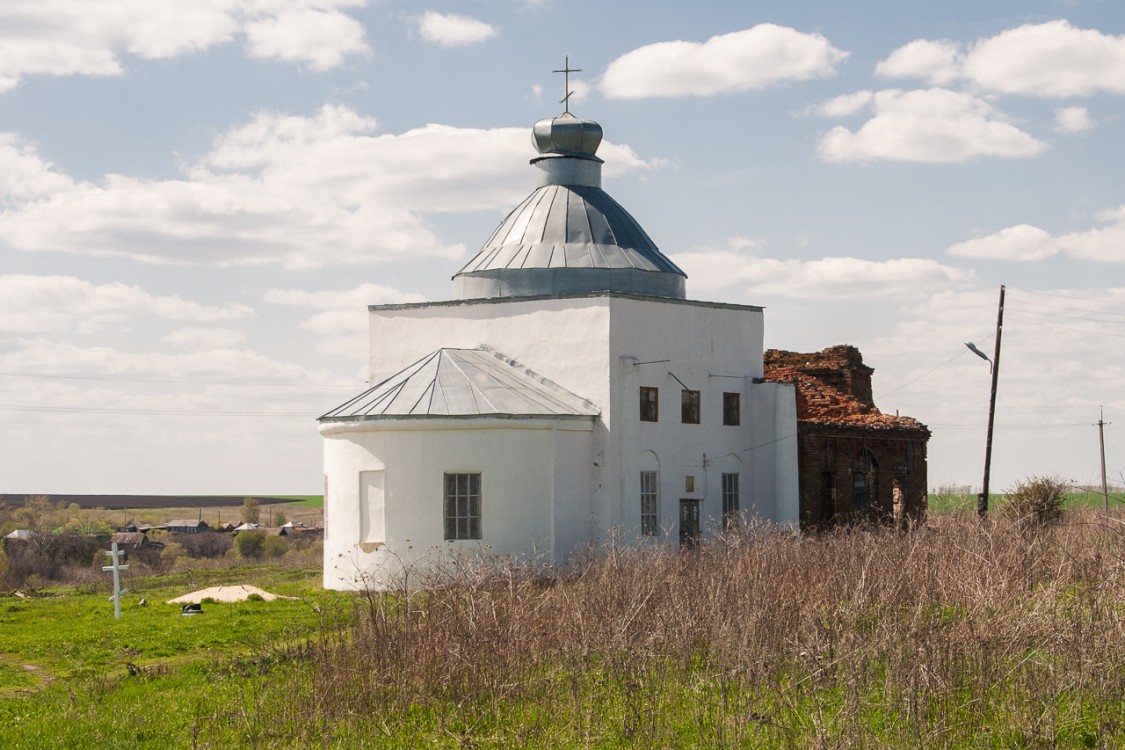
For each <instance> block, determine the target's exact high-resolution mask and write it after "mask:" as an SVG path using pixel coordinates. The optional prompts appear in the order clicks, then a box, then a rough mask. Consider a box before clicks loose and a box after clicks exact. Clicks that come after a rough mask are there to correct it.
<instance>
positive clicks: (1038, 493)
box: [1000, 476, 1068, 527]
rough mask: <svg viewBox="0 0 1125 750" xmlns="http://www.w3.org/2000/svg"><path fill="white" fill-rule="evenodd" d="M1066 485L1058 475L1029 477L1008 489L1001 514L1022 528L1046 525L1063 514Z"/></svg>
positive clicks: (1001, 507)
mask: <svg viewBox="0 0 1125 750" xmlns="http://www.w3.org/2000/svg"><path fill="white" fill-rule="evenodd" d="M1067 486H1068V485H1067V483H1066V482H1064V481H1063V480H1062V479H1060V478H1059V477H1057V476H1050V477H1031V478H1029V479H1025V480H1023V481H1022V482H1017V483H1016V484H1015V486H1013V487H1012V488H1011V489H1010V490H1008V498H1007V500H1006V501H1005V502H1004V504H1003V505H1002V506H1000V510H1001V512H1002V513H1003V514H1004V515H1006V516H1007V517H1008V518H1010V519H1012V520H1013V521H1015V522H1016V523H1018V524H1020V525H1021V526H1024V527H1039V526H1046V525H1049V524H1052V523H1056V522H1058V521H1059V520H1060V519H1061V518H1062V515H1063V499H1064V498H1065V495H1066V488H1067Z"/></svg>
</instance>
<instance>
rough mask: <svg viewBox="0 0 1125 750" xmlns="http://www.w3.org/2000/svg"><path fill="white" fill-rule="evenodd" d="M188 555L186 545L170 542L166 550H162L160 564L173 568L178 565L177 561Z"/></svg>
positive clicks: (165, 546)
mask: <svg viewBox="0 0 1125 750" xmlns="http://www.w3.org/2000/svg"><path fill="white" fill-rule="evenodd" d="M186 554H187V550H185V549H184V545H182V544H180V543H179V542H168V543H167V544H165V545H164V549H162V550H160V562H162V563H163V564H164V565H166V566H168V567H169V568H171V567H172V566H173V565H175V564H176V561H177V560H179V559H180V558H181V557H183V556H184V555H186Z"/></svg>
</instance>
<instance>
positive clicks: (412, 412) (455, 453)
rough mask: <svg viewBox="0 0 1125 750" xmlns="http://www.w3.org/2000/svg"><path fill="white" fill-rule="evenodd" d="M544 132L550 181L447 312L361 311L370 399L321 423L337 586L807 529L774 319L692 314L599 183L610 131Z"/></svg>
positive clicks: (542, 169)
mask: <svg viewBox="0 0 1125 750" xmlns="http://www.w3.org/2000/svg"><path fill="white" fill-rule="evenodd" d="M532 137H533V143H534V146H535V148H536V150H537V151H538V155H537V156H535V157H534V158H533V159H532V160H531V163H532V165H533V167H534V170H535V172H536V174H537V176H538V186H537V187H536V188H535V190H534V191H533V192H532V193H531V194H530V195H529V196H528V197H527V199H526V200H524V201H523V202H522V203H520V204H519V205H518V206H517V207H516V208H515V209H514V210H513V211H512V212H511V213H510V214H508V216H507V217H506V218H505V219H504V220H503V221H502V222H501V223H500V225H499V226H498V227H497V229H496V230H495V232H494V233H493V234H492V236H491V237H489V239H488V240H487V241H486V242H485V243H484V246H483V248H482V249H481V251H480V252H479V253H478V254H477V255H476V256H475V257H474V258H472V259H471V260H470V261H469V262H468V263H467V264H466V265H465V266H464V267H463V268H462V269H461V271H460V272H459V273H457V274H456V275H455V276H454V277H453V287H454V299H452V300H449V301H444V302H427V303H419V304H398V305H375V306H371V307H370V308H369V321H370V338H369V346H370V381H369V382H371V383H373V384H374V385H372V387H371V388H369V389H368V390H366V391H364V392H363V393H360V394H358V395H357V396H355V397H354V398H352V399H350V400H348V401H347V402H345V403H344V404H341V405H340V406H338V407H336V408H334V409H332V410H331V411H329V412H327V413H326V414H324V415H323V416H322V417H321V418H320V420H319V421H320V433H321V435H322V436H323V438H324V482H325V486H324V497H325V543H324V555H325V565H324V585H325V586H326V587H328V588H356V587H363V586H374V587H382V586H387V585H392V584H393V583H394V582H396V581H398V580H399V579H400V577H401V575H402V574H403V571H404V570H407V569H410V570H418V569H419V567H420V566H421V565H423V564H428V563H429V562H431V561H438V560H441V559H445V558H447V557H448V556H449V555H451V554H468V555H478V554H498V555H511V556H516V557H522V558H526V559H536V560H539V561H543V562H547V563H565V562H566V560H567V559H569V557H570V555H571V554H572V553H573V552H574V551H575V550H579V549H582V548H584V547H586V546H587V545H588V544H590V543H591V542H597V541H598V540H601V539H604V538H607V536H609V535H611V534H619V535H621V537H622V538H624V539H626V540H648V539H652V540H663V541H666V542H667V543H669V544H680V545H691V544H694V543H695V541H696V540H697V539H699V538H701V537H704V536H706V535H708V534H712V533H716V532H717V531H718V530H720V529H721V528H722V527H723V523H724V519H730V518H733V517H735V516H738V515H747V516H753V517H758V518H762V519H766V520H769V521H773V522H777V523H780V524H796V523H797V521H798V482H797V447H796V442H797V441H796V432H797V426H796V405H795V389H794V388H793V386H792V385H791V384H789V383H784V382H767V381H765V380H764V377H763V376H764V369H763V362H762V351H763V346H762V340H763V326H764V321H763V310H762V308H761V307H756V306H752V305H733V304H720V303H714V302H705V301H695V300H689V299H687V296H686V290H685V280H686V275H685V274H684V273H683V271H681V270H680V269H679V268H678V267H677V266H676V265H675V264H674V263H673V262H672V261H671V260H669V259H668V257H667V256H665V255H664V254H663V253H662V252H661V251H660V250H659V249H658V247H657V245H656V244H655V243H654V242H653V240H652V239H651V238H650V237H649V236H648V235H647V234H646V233H645V231H644V230H643V229H642V228H641V226H640V224H639V223H638V222H637V221H636V220H635V219H634V218H633V217H632V216H631V215H630V214H629V213H628V212H627V211H626V210H625V209H624V208H623V207H622V206H621V205H620V204H618V203H617V202H616V201H615V200H613V198H611V197H610V196H609V194H608V193H606V192H605V191H604V190H603V189H602V186H601V167H602V159H600V158H599V157H598V156H597V155H596V152H597V150H598V146H599V144H600V142H601V138H602V130H601V126H600V125H598V124H597V123H595V122H592V121H589V120H580V119H578V118H577V117H575V116H574V115H572V114H570V112H569V111H568V112H565V113H563V114H562V115H560V116H559V117H555V118H552V119H547V120H542V121H540V122H538V123H536V125H535V126H534V128H533V131H532Z"/></svg>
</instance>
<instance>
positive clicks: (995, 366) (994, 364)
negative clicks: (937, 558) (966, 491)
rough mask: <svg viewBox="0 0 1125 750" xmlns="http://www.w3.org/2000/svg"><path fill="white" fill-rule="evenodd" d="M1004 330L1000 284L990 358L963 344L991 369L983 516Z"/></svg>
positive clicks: (981, 499)
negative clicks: (993, 342)
mask: <svg viewBox="0 0 1125 750" xmlns="http://www.w3.org/2000/svg"><path fill="white" fill-rule="evenodd" d="M1003 331H1004V285H1003V284H1001V285H1000V306H999V308H998V309H997V311H996V348H995V349H994V350H993V352H992V359H991V360H990V359H989V358H988V355H986V354H985V353H984V352H982V351H981V350H980V349H978V348H977V347H976V346H975V345H974V344H973V343H972V342H969V341H966V342H965V346H967V347H969V351H971V352H972V353H973V354H975V355H977V356H978V357H980V358H981V359H983V360H985V361H986V362H988V364H989V366H990V368H991V370H992V392H991V393H990V395H989V397H988V435H987V437H985V440H984V481H983V482H982V483H981V489H980V494H979V495H977V514H978V515H979V516H980V517H981V518H983V517H984V516H985V514H986V513H988V472H989V469H990V468H991V466H992V426H993V423H994V421H995V418H996V380H997V378H998V377H999V376H1000V335H1001V334H1002V333H1003Z"/></svg>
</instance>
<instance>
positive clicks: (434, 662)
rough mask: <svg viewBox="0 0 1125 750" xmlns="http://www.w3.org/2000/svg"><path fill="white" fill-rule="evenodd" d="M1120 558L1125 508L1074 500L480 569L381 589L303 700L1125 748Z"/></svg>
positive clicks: (432, 726) (426, 726)
mask: <svg viewBox="0 0 1125 750" xmlns="http://www.w3.org/2000/svg"><path fill="white" fill-rule="evenodd" d="M1123 548H1125V523H1123V522H1122V520H1121V518H1120V516H1117V517H1110V518H1106V517H1102V516H1098V515H1095V514H1094V513H1091V512H1075V511H1072V512H1069V513H1068V515H1067V516H1066V518H1065V519H1064V522H1063V523H1061V524H1059V525H1057V526H1052V527H1047V528H1043V529H1041V530H1040V531H1039V532H1038V533H1035V534H1028V533H1027V531H1026V529H1024V530H1021V529H1020V528H1019V527H1018V526H1016V525H1014V524H1011V523H1008V522H1006V521H1004V520H1003V519H999V518H997V519H994V520H990V521H988V522H986V523H984V524H978V523H977V521H976V520H975V517H974V516H972V515H970V514H949V515H942V516H939V517H937V518H934V519H933V520H932V521H931V527H930V528H928V529H926V530H922V531H916V532H914V533H909V534H897V533H895V532H893V531H890V530H886V529H880V528H875V529H860V530H850V531H840V532H837V533H831V534H825V535H820V536H806V537H801V538H798V537H796V536H794V535H791V534H786V533H781V532H777V531H774V530H771V529H769V528H763V527H751V528H749V529H746V530H745V531H744V532H743V533H740V534H739V535H737V536H734V535H732V536H729V537H727V538H725V539H722V540H717V541H715V542H712V543H708V544H705V545H703V546H702V547H701V548H700V549H699V550H698V551H695V552H691V553H679V552H676V551H673V550H670V549H667V548H665V547H656V546H639V547H626V548H623V547H620V546H616V545H609V546H608V547H607V548H605V549H602V550H599V551H598V552H597V553H596V554H591V555H590V556H589V558H588V559H587V560H585V561H584V562H583V563H582V564H580V565H577V566H575V567H574V568H573V569H572V570H570V571H568V572H566V573H565V574H563V575H558V576H550V577H549V576H545V575H544V573H543V571H541V570H537V569H535V568H534V567H533V566H515V565H510V564H503V563H502V562H495V561H494V562H492V563H487V562H474V563H470V562H469V561H460V563H459V564H457V565H455V566H453V567H452V568H451V569H450V570H449V571H447V572H446V575H445V577H444V578H443V579H442V580H440V581H431V582H430V583H431V584H434V585H435V587H433V588H430V589H429V590H427V591H417V590H407V589H405V588H404V589H403V590H401V591H399V592H397V593H393V594H376V593H370V594H367V595H366V596H364V597H361V599H360V600H359V601H360V604H359V612H358V613H357V618H356V620H355V625H354V626H353V627H352V629H350V630H348V631H331V632H325V634H324V635H323V637H322V638H321V639H320V640H319V641H318V642H317V643H316V644H315V646H311V647H310V656H312V657H313V658H312V659H310V661H309V665H310V666H309V668H308V669H307V670H303V671H301V672H300V673H299V676H298V677H297V678H295V681H294V683H293V684H291V685H287V686H285V688H284V689H285V690H286V691H287V692H289V694H290V695H299V696H300V698H299V699H298V700H300V701H301V703H302V704H303V705H305V706H306V707H307V709H308V710H309V711H311V716H312V717H314V718H313V720H312V721H311V723H309V724H307V725H305V728H304V729H303V730H302V731H306V732H308V733H309V734H310V736H315V738H317V739H319V740H321V741H325V740H327V739H328V738H333V739H334V740H336V741H340V742H343V743H345V744H346V741H347V740H348V738H358V737H364V738H366V740H367V741H374V740H380V741H381V742H382V743H383V744H385V745H386V746H394V745H396V744H399V743H401V742H404V741H407V739H408V738H414V739H415V740H417V739H418V738H429V739H426V740H425V741H418V742H417V744H427V743H434V744H437V745H439V746H446V745H450V746H456V745H458V744H460V745H464V746H511V745H517V746H530V747H568V746H573V747H577V746H614V747H616V746H637V747H691V746H713V747H725V746H749V747H758V746H762V747H774V746H782V747H864V746H888V745H889V746H896V747H948V746H956V747H994V746H1000V747H1008V746H1014V747H1048V746H1050V747H1055V746H1063V747H1071V746H1078V747H1083V746H1085V747H1116V746H1120V744H1122V743H1125V670H1123V669H1122V665H1123V664H1125V561H1123V559H1122V554H1121V553H1122V549H1123ZM377 744H378V743H377Z"/></svg>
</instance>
